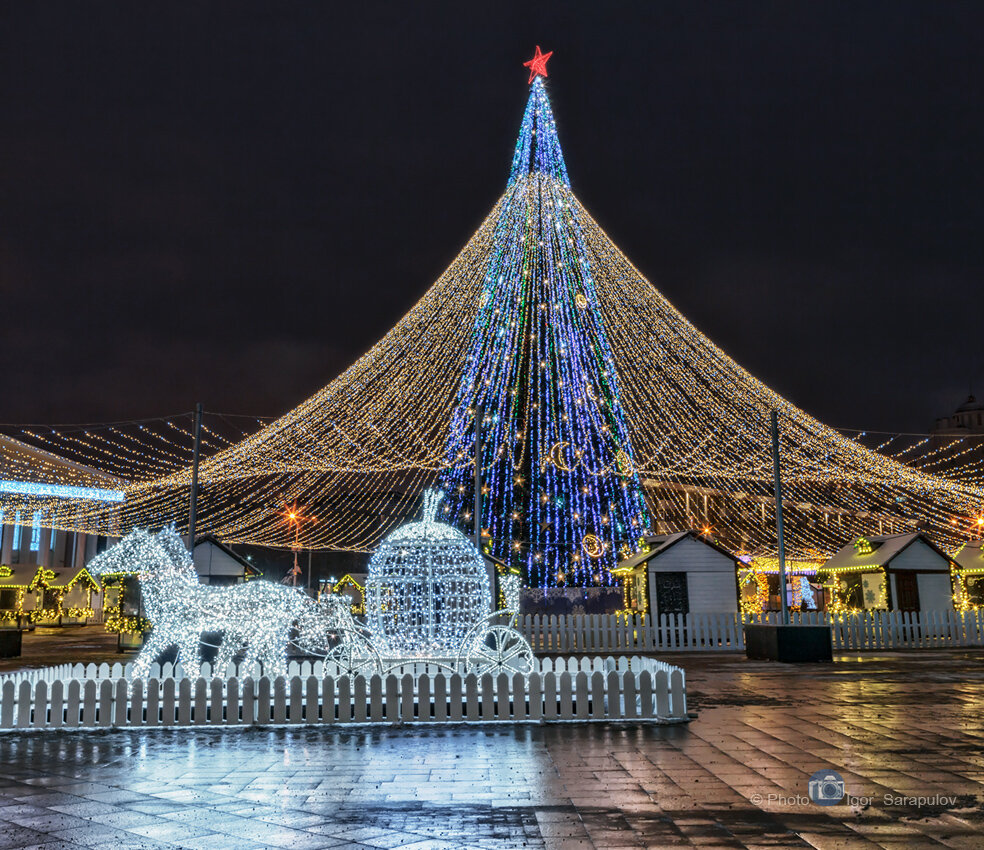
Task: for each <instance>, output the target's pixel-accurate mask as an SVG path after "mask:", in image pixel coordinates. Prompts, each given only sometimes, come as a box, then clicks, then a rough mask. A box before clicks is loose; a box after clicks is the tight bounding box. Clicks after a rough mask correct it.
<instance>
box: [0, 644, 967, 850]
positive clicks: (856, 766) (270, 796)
mask: <svg viewBox="0 0 984 850" xmlns="http://www.w3.org/2000/svg"><path fill="white" fill-rule="evenodd" d="M667 660H671V661H672V662H673V663H678V664H681V665H682V666H683V667H684V668H685V669H686V670H687V676H688V689H689V692H690V703H691V708H692V709H696V710H697V713H698V717H697V719H695V720H694V721H693V722H692V723H690V724H689V725H686V726H651V725H646V724H641V723H639V724H596V725H577V724H569V725H529V726H506V725H503V726H499V725H494V724H492V725H483V726H467V725H460V726H440V727H437V726H432V727H426V726H416V727H403V728H396V727H372V728H370V727H350V728H347V729H342V728H339V727H329V728H318V727H293V728H265V729H260V728H252V729H230V730H221V729H185V730H175V729H170V730H168V729H157V730H145V731H144V730H120V731H105V732H68V731H49V732H45V733H4V734H2V735H0V850H5V848H18V850H24V848H28V847H31V848H41V847H43V848H55V847H59V848H61V847H66V848H67V847H71V848H78V847H102V848H128V847H132V848H142V850H150V848H163V847H169V848H173V847H185V848H203V850H225V848H236V850H239V849H240V848H243V850H250V848H271V847H282V848H298V850H303V848H311V850H317V848H355V850H367V848H379V849H380V850H385V849H386V848H403V850H407V848H413V850H425V848H486V850H505V848H581V847H583V848H660V847H703V848H725V847H727V848H776V847H788V848H794V847H815V848H822V850H828V848H830V849H831V850H833V848H878V847H881V848H902V847H906V848H913V847H916V848H918V847H935V848H940V847H948V848H981V847H984V747H982V744H984V711H982V708H984V654H982V653H973V652H967V651H964V652H942V651H941V652H937V651H924V652H908V653H881V654H878V655H869V656H857V655H855V656H851V657H846V656H845V657H841V658H839V659H838V661H837V662H836V663H835V664H828V665H802V666H791V665H770V664H765V663H759V662H748V661H746V660H745V659H744V658H742V657H740V656H735V655H726V656H725V655H722V656H707V655H702V656H696V655H690V656H677V657H673V658H668V659H667ZM818 770H835V771H837V772H839V773H840V774H841V775H842V776H843V778H844V781H845V785H846V789H847V792H848V797H847V798H845V799H844V800H843V801H841V802H840V803H839V804H837V805H834V806H824V807H821V806H817V805H815V804H813V803H811V802H809V801H808V799H807V782H808V780H809V777H810V776H811V775H812V774H813V773H814V772H816V771H818ZM886 795H887V796H888V798H889V801H886ZM919 797H922V798H927V799H922V800H918V799H908V798H919Z"/></svg>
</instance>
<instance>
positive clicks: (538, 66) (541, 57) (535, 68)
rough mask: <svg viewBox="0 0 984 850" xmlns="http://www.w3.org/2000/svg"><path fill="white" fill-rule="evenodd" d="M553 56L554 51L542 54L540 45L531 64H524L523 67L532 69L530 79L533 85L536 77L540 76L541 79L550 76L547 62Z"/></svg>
mask: <svg viewBox="0 0 984 850" xmlns="http://www.w3.org/2000/svg"><path fill="white" fill-rule="evenodd" d="M551 56H553V51H552V50H551V51H550V52H549V53H542V52H541V51H540V45H539V44H538V45H537V46H536V53H534V54H533V58H532V59H530V61H529V62H524V63H523V67H524V68H529V69H530V79H529V82H530V83H532V82H533V80H534V79H535V78H536V76H537V75H538V74H539V75H540V76H541V77H546V76H548V74H547V60H548V59H549V58H550V57H551Z"/></svg>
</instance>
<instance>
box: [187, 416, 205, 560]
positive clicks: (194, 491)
mask: <svg viewBox="0 0 984 850" xmlns="http://www.w3.org/2000/svg"><path fill="white" fill-rule="evenodd" d="M201 450H202V403H201V402H198V404H196V405H195V448H194V452H193V454H192V456H191V505H190V506H189V507H188V548H189V549H191V550H194V548H195V512H196V509H197V506H198V458H199V455H200V454H201Z"/></svg>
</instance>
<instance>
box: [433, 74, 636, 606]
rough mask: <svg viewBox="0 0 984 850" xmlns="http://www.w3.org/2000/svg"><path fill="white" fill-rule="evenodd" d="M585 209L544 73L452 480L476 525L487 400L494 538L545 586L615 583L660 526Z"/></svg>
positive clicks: (501, 224) (493, 274)
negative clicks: (477, 443)
mask: <svg viewBox="0 0 984 850" xmlns="http://www.w3.org/2000/svg"><path fill="white" fill-rule="evenodd" d="M578 209H579V207H578V205H577V204H576V203H575V201H574V198H573V195H572V194H571V191H570V183H569V181H568V177H567V170H566V167H565V165H564V159H563V154H562V153H561V150H560V145H559V142H558V140H557V132H556V127H555V125H554V121H553V113H552V110H551V109H550V104H549V100H548V99H547V95H546V91H545V89H544V87H543V83H542V81H541V80H540V79H539V78H537V79H536V80H535V81H534V83H533V86H532V88H531V92H530V98H529V101H528V103H527V107H526V112H525V114H524V117H523V124H522V127H521V129H520V136H519V141H518V142H517V145H516V153H515V155H514V158H513V165H512V171H511V173H510V179H509V188H508V190H507V193H506V196H505V197H504V199H503V202H502V204H501V205H500V212H499V216H498V219H497V221H496V222H495V226H494V236H493V240H492V251H491V254H490V257H489V261H488V266H487V270H486V272H485V276H484V286H483V289H482V295H481V301H480V305H479V310H478V314H477V317H476V320H475V326H474V333H473V336H472V341H471V347H470V351H469V353H468V357H467V360H466V366H465V369H464V372H463V375H462V380H461V383H460V387H459V393H458V404H457V407H456V409H455V412H454V414H453V417H452V423H451V428H450V434H449V439H448V443H447V447H448V448H447V455H448V461H449V465H450V467H451V469H450V471H449V472H448V473H447V474H445V476H444V486H445V489H446V491H447V494H448V496H447V502H446V507H445V515H446V517H447V518H448V519H449V521H451V522H457V523H458V524H460V525H462V526H465V527H467V526H470V525H471V519H470V511H471V509H472V505H473V492H472V480H473V466H472V453H473V450H472V444H473V434H474V430H473V426H474V421H473V420H474V411H475V409H476V405H479V404H481V405H482V407H483V410H484V416H485V422H484V427H483V434H484V455H483V457H482V459H481V463H482V469H483V479H484V483H485V486H486V487H487V488H488V491H489V492H488V494H487V495H486V496H485V497H484V499H483V505H484V506H485V507H484V510H483V517H482V527H483V528H485V529H488V531H489V538H488V540H489V543H488V549H489V551H490V552H491V553H492V554H493V555H495V556H496V557H498V558H500V559H501V560H503V561H505V562H506V563H508V564H509V565H510V566H519V567H520V568H522V569H524V570H525V572H526V574H527V580H528V581H529V583H530V584H532V585H540V586H544V587H548V586H553V585H556V584H565V585H579V586H583V585H590V584H596V583H601V584H611V583H613V578H612V576H611V575H610V573H609V570H610V569H611V567H613V566H614V565H615V563H616V561H617V560H618V557H619V552H618V550H619V548H621V547H623V546H628V547H629V549H630V551H635V550H636V549H637V546H638V541H639V538H640V536H641V535H642V533H643V532H644V530H646V528H647V527H648V524H649V520H648V514H647V511H646V506H645V502H644V500H643V498H642V495H641V487H640V485H639V480H638V477H637V475H636V473H635V471H634V459H633V452H632V447H631V442H630V440H629V438H628V429H627V426H626V423H625V418H624V414H623V412H622V407H621V403H620V400H619V389H618V379H617V375H616V374H615V371H614V366H613V358H612V352H611V348H610V345H609V342H608V339H607V335H606V333H605V329H604V325H603V322H602V319H601V315H600V312H599V306H598V299H597V295H596V292H595V286H594V280H593V277H592V274H591V264H590V261H589V259H588V257H589V253H588V251H587V249H586V247H585V241H584V238H583V228H582V226H581V224H580V222H579V221H578V215H579V213H578ZM619 459H621V461H622V463H621V466H620V465H619ZM517 476H520V477H521V478H522V479H523V480H522V482H521V483H517V480H516V479H517ZM588 535H594V536H595V537H597V539H598V544H599V546H600V547H602V551H600V552H597V553H596V554H598V555H599V557H597V558H591V557H589V555H588V551H587V548H586V547H585V545H584V544H585V538H586V537H587V536H588Z"/></svg>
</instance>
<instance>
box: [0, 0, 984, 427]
mask: <svg viewBox="0 0 984 850" xmlns="http://www.w3.org/2000/svg"><path fill="white" fill-rule="evenodd" d="M0 14H2V16H3V17H2V21H0V109H2V120H0V299H2V303H0V321H2V322H3V327H4V332H3V333H2V334H0V358H2V362H3V363H4V369H3V371H2V372H0V397H2V398H3V406H4V415H3V418H4V419H5V420H7V421H38V420H48V421H52V420H60V421H66V420H67V421H78V420H79V419H81V418H86V419H118V418H121V417H124V416H138V415H148V416H149V415H156V414H159V413H171V412H173V411H176V410H181V409H188V408H189V407H190V406H191V404H192V403H193V402H194V401H196V400H199V399H200V400H202V401H203V402H204V403H205V404H206V406H207V407H208V408H210V409H213V410H226V411H228V412H243V413H249V414H266V415H276V414H278V413H280V412H282V411H284V410H285V409H288V408H289V407H291V406H293V405H294V404H296V403H298V402H299V401H300V400H302V399H303V398H304V397H305V396H306V395H307V394H309V393H310V392H311V391H313V390H314V389H316V388H317V387H319V386H320V385H322V384H324V383H326V382H327V381H328V380H330V379H331V378H332V377H334V376H335V375H336V374H337V373H338V372H339V371H341V370H342V369H343V368H344V367H345V366H346V365H348V363H349V362H351V361H352V360H354V359H355V358H356V357H357V356H359V355H360V354H361V353H362V352H363V351H365V350H366V349H367V348H368V347H369V346H370V345H371V344H372V343H373V342H374V341H375V340H376V339H378V338H379V337H380V336H381V335H382V334H383V333H385V332H386V330H388V329H389V327H390V326H391V325H392V324H393V323H394V322H395V321H396V320H397V319H398V318H399V316H400V315H402V313H403V312H404V311H405V310H406V309H408V308H409V307H410V306H411V305H412V304H413V303H414V302H415V301H416V300H417V298H419V296H420V294H421V293H422V292H423V291H424V290H425V289H426V287H427V286H428V285H429V284H430V283H431V282H433V280H434V279H436V277H437V276H438V275H439V274H440V273H441V271H442V270H443V268H444V267H445V266H446V264H447V263H448V262H449V261H450V260H451V259H452V258H453V257H454V255H455V253H456V252H457V250H458V249H459V248H460V246H461V245H462V243H463V242H464V241H465V240H466V239H467V238H468V236H469V235H470V233H471V231H472V230H473V228H474V227H475V226H476V225H477V224H478V222H479V221H480V220H481V219H482V217H483V216H484V215H485V214H486V212H487V211H488V209H489V208H490V207H491V205H492V203H493V202H494V201H495V199H496V197H497V196H498V194H499V193H500V192H501V191H502V189H503V187H504V182H505V176H506V172H507V170H508V164H509V158H510V154H511V146H512V143H513V140H514V136H515V133H516V131H517V128H518V125H519V119H520V116H521V113H522V109H523V106H524V102H525V94H526V89H525V85H524V83H525V76H524V70H523V69H522V67H521V64H520V63H521V62H522V61H523V60H524V59H526V58H527V54H528V53H530V52H531V51H532V47H533V45H534V44H535V43H540V44H541V45H542V46H543V47H544V49H546V50H550V49H552V50H554V51H555V55H554V58H553V59H552V60H551V64H550V71H551V77H550V80H549V85H550V90H551V95H552V97H553V100H554V108H555V112H556V115H557V120H558V125H559V130H560V134H561V142H562V144H563V146H564V149H565V152H566V155H567V158H568V165H569V168H570V171H571V175H572V181H573V183H574V187H575V190H576V191H577V192H578V194H579V196H580V197H581V199H582V200H583V201H584V202H585V204H586V205H587V206H588V208H589V209H590V210H591V211H592V213H593V214H594V215H595V216H596V217H597V219H598V220H599V222H600V223H601V224H602V225H603V226H604V227H605V228H606V229H607V230H608V232H609V233H610V235H611V236H612V237H613V238H614V240H615V241H616V243H617V244H619V245H620V246H621V247H622V248H623V250H625V252H626V253H627V254H628V256H629V257H630V258H631V259H632V260H633V262H634V263H635V264H636V265H637V266H638V267H639V268H640V269H641V270H642V271H643V272H644V273H645V274H646V275H647V276H649V277H650V278H651V279H652V280H653V281H654V282H655V283H656V284H657V285H658V286H659V287H660V288H661V289H662V290H663V292H664V293H665V294H666V295H667V297H668V298H669V299H670V300H671V301H672V302H674V303H675V304H676V305H677V306H678V307H680V308H681V309H682V310H683V311H684V312H685V313H686V314H687V315H688V317H689V318H691V320H692V321H694V323H695V324H696V325H697V326H698V327H700V328H701V329H702V330H704V331H705V332H707V333H708V334H709V335H711V336H712V337H713V338H714V339H715V341H717V342H718V343H719V344H720V345H721V346H722V347H723V348H724V349H725V350H727V351H728V352H729V354H731V355H732V356H733V357H734V358H735V359H736V360H738V361H739V362H741V363H742V364H743V365H745V366H747V367H748V368H749V369H750V370H751V371H752V372H754V373H755V374H756V375H757V376H758V377H760V378H762V379H763V380H765V381H766V382H768V383H770V384H771V385H773V386H774V387H775V388H776V389H778V390H779V391H781V392H783V393H785V394H787V395H788V396H789V397H790V398H791V399H793V400H794V401H795V402H796V403H798V404H800V405H801V406H803V407H805V408H806V409H807V410H809V411H810V412H811V413H813V414H815V415H817V416H819V417H820V418H822V419H824V420H826V421H829V422H831V423H832V424H835V425H845V426H855V427H869V428H884V429H900V430H921V429H924V428H926V427H927V426H928V424H929V423H930V422H931V420H932V419H933V418H934V417H935V416H936V415H939V414H941V413H945V412H947V411H948V409H949V408H951V407H953V406H954V405H955V404H956V403H958V402H959V401H960V400H962V396H963V395H964V394H965V392H966V388H967V384H968V382H969V381H972V380H973V381H976V382H977V384H978V392H982V391H984V387H981V386H980V385H981V384H982V383H984V358H982V355H981V353H980V352H981V348H980V344H979V342H978V340H979V324H980V319H981V315H980V311H981V306H980V305H981V298H980V281H981V279H982V274H981V273H982V270H984V255H982V247H981V246H982V240H981V239H980V234H981V232H982V228H984V201H982V198H984V185H982V184H984V177H982V169H981V167H980V162H979V160H980V151H981V150H984V138H982V136H984V119H982V106H984V92H982V80H984V74H982V70H984V69H982V61H984V60H982V59H981V57H982V56H984V50H982V47H984V44H982V42H984V35H982V34H984V26H982V24H984V8H982V7H981V6H980V5H979V4H969V3H947V4H933V3H912V2H882V3H871V2H869V3H849V4H848V3H843V4H840V3H825V4H816V3H806V2H783V3H764V2H762V3H746V4H723V3H695V2H689V1H688V2H679V3H659V4H654V3H649V2H646V3H643V2H639V3H619V4H597V3H590V4H589V3H571V2H567V3H543V4H536V5H532V6H531V5H530V4H529V3H516V4H511V3H499V4H492V5H490V6H488V7H481V8H479V7H475V5H474V4H453V5H452V4H448V5H435V4H407V5H405V6H401V5H397V4H388V3H387V4H382V3H377V4H374V3H368V4H349V5H348V6H339V5H338V4H323V3H312V4H282V3H273V2H269V3H256V2H235V3H233V2H229V3H218V4H206V5H202V4H197V3H169V4H131V3H104V4H78V3H65V4H57V3H55V4H12V3H11V4H6V6H5V7H4V9H3V10H2V12H0Z"/></svg>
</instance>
